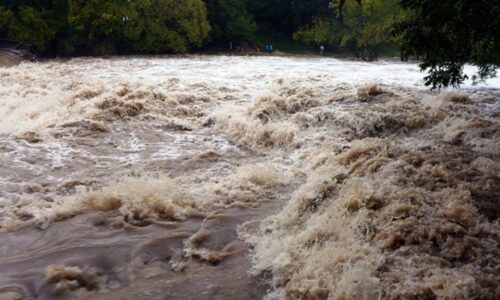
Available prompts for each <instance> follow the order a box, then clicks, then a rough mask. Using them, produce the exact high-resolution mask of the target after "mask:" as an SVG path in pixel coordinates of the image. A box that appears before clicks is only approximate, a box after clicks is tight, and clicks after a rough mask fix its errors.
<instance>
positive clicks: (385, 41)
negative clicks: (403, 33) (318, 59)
mask: <svg viewBox="0 0 500 300" xmlns="http://www.w3.org/2000/svg"><path fill="white" fill-rule="evenodd" d="M331 8H332V9H333V12H336V14H334V17H332V18H330V19H325V18H317V19H316V20H314V21H313V24H312V25H310V26H306V27H302V28H301V29H300V30H299V31H298V32H297V33H296V34H295V38H296V39H299V40H303V41H306V42H309V43H316V44H323V43H326V44H330V45H333V46H336V47H338V48H341V49H345V50H350V51H352V52H354V53H355V54H356V56H359V57H361V58H363V59H366V60H373V59H376V58H377V56H378V55H379V53H380V52H381V51H382V50H383V49H384V48H390V47H395V45H398V38H397V37H396V36H394V35H392V34H391V30H392V27H393V25H394V24H396V23H398V22H401V20H402V19H403V18H404V12H403V11H402V9H401V8H400V7H399V6H398V0H365V1H359V0H336V1H333V2H332V3H331Z"/></svg>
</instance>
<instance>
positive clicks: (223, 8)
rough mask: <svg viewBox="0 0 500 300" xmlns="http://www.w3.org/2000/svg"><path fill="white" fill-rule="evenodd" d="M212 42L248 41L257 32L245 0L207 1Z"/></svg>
mask: <svg viewBox="0 0 500 300" xmlns="http://www.w3.org/2000/svg"><path fill="white" fill-rule="evenodd" d="M206 3H207V8H208V16H209V19H210V24H211V25H212V32H211V38H212V40H215V41H218V40H222V39H225V40H245V39H246V40H249V39H252V38H253V35H254V34H255V31H256V30H257V24H256V23H255V20H254V19H253V16H252V15H251V14H250V13H249V12H248V3H247V1H246V0H207V1H206Z"/></svg>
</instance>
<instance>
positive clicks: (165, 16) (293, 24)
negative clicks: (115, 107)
mask: <svg viewBox="0 0 500 300" xmlns="http://www.w3.org/2000/svg"><path fill="white" fill-rule="evenodd" d="M397 2H398V0H377V1H365V2H363V3H362V4H361V5H359V4H358V2H357V1H333V2H332V1H330V0H205V1H203V0H48V1H47V0H45V1H36V0H2V2H1V4H0V29H1V31H2V32H1V35H2V36H3V37H8V38H11V39H14V40H17V41H22V42H23V43H25V44H26V45H28V46H29V47H30V48H31V49H32V50H33V51H35V52H37V53H39V54H42V55H82V54H94V55H104V54H123V53H150V54H151V53H184V52H187V51H190V50H192V49H195V48H200V47H207V46H211V45H218V46H221V45H224V46H225V45H228V44H229V42H230V41H233V42H234V44H235V45H238V44H240V43H242V42H244V44H245V45H251V46H254V47H258V46H260V45H259V42H260V41H262V40H267V41H268V42H271V43H272V42H273V40H272V39H273V37H276V38H277V39H280V40H283V39H289V40H290V41H292V40H294V41H297V42H304V43H308V44H316V45H319V44H324V45H325V46H330V48H331V49H337V50H347V51H352V52H354V53H355V54H357V55H359V56H361V57H364V58H373V57H375V56H376V55H377V53H378V52H379V50H381V49H382V48H383V47H386V46H392V45H395V44H397V43H398V40H397V38H395V37H394V36H393V35H392V34H391V31H390V30H389V29H390V28H391V26H392V25H393V24H394V22H397V21H399V20H400V19H401V18H402V17H403V10H402V9H401V8H400V7H399V5H398V3H397Z"/></svg>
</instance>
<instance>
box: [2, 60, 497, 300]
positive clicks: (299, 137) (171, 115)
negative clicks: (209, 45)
mask: <svg viewBox="0 0 500 300" xmlns="http://www.w3.org/2000/svg"><path fill="white" fill-rule="evenodd" d="M466 71H467V72H472V71H473V69H472V68H471V67H467V69H466ZM422 77H423V74H422V73H420V72H419V71H418V67H417V66H416V65H415V64H412V63H401V62H397V61H379V62H375V63H365V62H358V61H348V60H337V59H330V58H298V57H295V58H294V57H227V56H186V57H126V58H110V59H97V58H88V59H71V60H60V61H59V60H51V61H46V62H40V63H21V64H19V65H16V66H12V67H0V254H1V255H0V299H2V300H3V299H88V298H90V297H92V298H95V299H259V298H264V297H266V298H268V299H378V298H381V299H409V298H415V299H417V298H418V299H420V298H422V299H424V298H425V299H427V298H429V299H432V298H458V299H462V298H480V299H494V298H495V297H498V296H499V295H500V289H499V281H500V280H499V279H500V269H499V268H498V266H499V265H500V261H499V258H500V247H499V244H498V243H499V241H500V224H499V218H498V217H499V215H500V203H499V199H500V189H499V188H498V187H499V186H500V139H499V137H500V118H499V116H500V80H499V79H493V80H490V81H488V82H486V83H485V84H482V85H479V86H472V85H471V84H470V83H467V84H466V85H464V87H463V88H462V89H461V90H458V91H443V92H441V93H438V92H431V91H428V90H427V89H426V88H425V87H424V85H423V83H422V79H421V78H422Z"/></svg>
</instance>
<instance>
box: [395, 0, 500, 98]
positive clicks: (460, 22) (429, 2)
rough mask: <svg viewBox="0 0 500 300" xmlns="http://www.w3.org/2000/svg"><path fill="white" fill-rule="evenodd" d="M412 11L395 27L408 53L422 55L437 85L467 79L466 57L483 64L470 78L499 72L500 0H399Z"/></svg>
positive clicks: (430, 82) (429, 78)
mask: <svg viewBox="0 0 500 300" xmlns="http://www.w3.org/2000/svg"><path fill="white" fill-rule="evenodd" d="M401 4H402V7H403V8H404V9H406V10H408V11H409V17H408V19H407V20H405V21H404V22H402V23H401V24H400V25H399V26H398V28H397V33H398V34H400V35H401V37H402V41H403V52H404V54H405V55H406V56H410V55H415V56H418V57H421V58H422V59H423V62H422V64H421V65H420V66H421V68H422V69H423V70H428V71H429V76H427V77H425V80H426V84H427V85H431V86H432V87H433V88H436V87H442V86H449V85H451V86H457V85H460V84H461V83H463V82H464V80H466V79H468V77H467V76H466V75H464V74H463V66H464V64H465V63H467V62H468V63H472V64H474V65H476V66H478V67H479V72H478V74H476V75H475V76H474V77H473V78H472V79H473V80H474V81H478V80H483V79H486V78H488V77H493V76H495V75H496V73H495V70H496V66H498V65H500V18H499V16H500V3H499V2H498V1H490V0H474V1H472V0H440V1H433V0H401Z"/></svg>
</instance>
